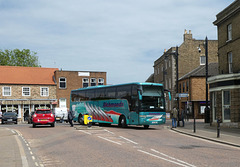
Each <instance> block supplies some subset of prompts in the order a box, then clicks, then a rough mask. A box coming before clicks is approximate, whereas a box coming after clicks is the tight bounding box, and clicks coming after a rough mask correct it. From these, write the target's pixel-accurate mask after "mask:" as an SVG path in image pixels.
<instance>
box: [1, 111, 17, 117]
mask: <svg viewBox="0 0 240 167" xmlns="http://www.w3.org/2000/svg"><path fill="white" fill-rule="evenodd" d="M3 115H4V116H16V113H14V112H5V113H4V114H3Z"/></svg>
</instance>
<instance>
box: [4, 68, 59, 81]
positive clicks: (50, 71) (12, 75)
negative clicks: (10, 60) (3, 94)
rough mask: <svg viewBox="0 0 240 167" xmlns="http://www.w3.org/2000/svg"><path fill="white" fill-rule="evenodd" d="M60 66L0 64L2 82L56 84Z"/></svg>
mask: <svg viewBox="0 0 240 167" xmlns="http://www.w3.org/2000/svg"><path fill="white" fill-rule="evenodd" d="M56 70H58V68H42V67H19V66H0V84H33V85H55V84H56V83H55V82H54V79H53V76H54V71H56Z"/></svg>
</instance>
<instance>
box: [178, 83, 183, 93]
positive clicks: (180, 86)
mask: <svg viewBox="0 0 240 167" xmlns="http://www.w3.org/2000/svg"><path fill="white" fill-rule="evenodd" d="M181 88H182V85H181V84H179V91H178V93H182V92H181V90H182V89H181Z"/></svg>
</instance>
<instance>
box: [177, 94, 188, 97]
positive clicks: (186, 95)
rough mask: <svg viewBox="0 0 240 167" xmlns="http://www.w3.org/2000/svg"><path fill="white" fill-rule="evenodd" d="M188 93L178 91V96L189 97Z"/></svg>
mask: <svg viewBox="0 0 240 167" xmlns="http://www.w3.org/2000/svg"><path fill="white" fill-rule="evenodd" d="M188 96H189V95H188V93H177V94H176V97H188Z"/></svg>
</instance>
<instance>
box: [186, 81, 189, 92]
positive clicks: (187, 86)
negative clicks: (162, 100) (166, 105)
mask: <svg viewBox="0 0 240 167" xmlns="http://www.w3.org/2000/svg"><path fill="white" fill-rule="evenodd" d="M188 84H189V83H188V81H187V82H186V92H188V88H189V85H188Z"/></svg>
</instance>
